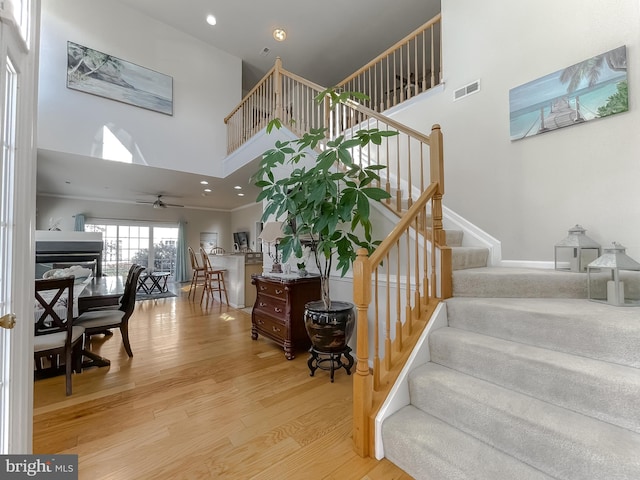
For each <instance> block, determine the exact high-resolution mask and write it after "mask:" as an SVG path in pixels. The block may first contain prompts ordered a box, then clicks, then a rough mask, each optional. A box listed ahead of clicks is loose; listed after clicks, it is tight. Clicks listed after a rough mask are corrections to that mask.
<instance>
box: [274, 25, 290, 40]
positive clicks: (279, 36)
mask: <svg viewBox="0 0 640 480" xmlns="http://www.w3.org/2000/svg"><path fill="white" fill-rule="evenodd" d="M273 38H275V39H276V41H278V42H284V40H285V38H287V32H285V31H284V30H283V29H282V28H276V29H275V30H274V31H273Z"/></svg>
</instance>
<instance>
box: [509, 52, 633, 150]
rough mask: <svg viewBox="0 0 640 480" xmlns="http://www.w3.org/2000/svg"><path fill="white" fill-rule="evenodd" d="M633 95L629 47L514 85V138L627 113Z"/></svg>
mask: <svg viewBox="0 0 640 480" xmlns="http://www.w3.org/2000/svg"><path fill="white" fill-rule="evenodd" d="M628 98H629V95H628V83H627V52H626V47H625V46H624V45H623V46H621V47H618V48H615V49H613V50H610V51H608V52H604V53H602V54H599V55H595V56H593V57H591V58H588V59H586V60H584V61H582V62H578V63H576V64H574V65H571V66H568V67H566V68H564V69H562V70H558V71H556V72H554V73H551V74H549V75H545V76H543V77H540V78H538V79H536V80H533V81H531V82H528V83H525V84H524V85H520V86H519V87H515V88H513V89H511V90H510V91H509V112H510V122H509V123H510V131H511V140H520V139H522V138H525V137H529V136H533V135H537V134H540V133H544V132H549V131H553V130H557V129H559V128H562V127H568V126H572V125H578V124H580V123H584V122H587V121H590V120H594V119H597V118H603V117H606V116H609V115H613V114H616V113H622V112H626V111H627V110H628V109H629V102H628Z"/></svg>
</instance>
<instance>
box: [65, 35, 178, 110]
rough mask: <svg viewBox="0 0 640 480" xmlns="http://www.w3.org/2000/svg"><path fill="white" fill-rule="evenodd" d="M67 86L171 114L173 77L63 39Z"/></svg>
mask: <svg viewBox="0 0 640 480" xmlns="http://www.w3.org/2000/svg"><path fill="white" fill-rule="evenodd" d="M67 87H69V88H71V89H74V90H79V91H82V92H85V93H91V94H93V95H98V96H100V97H104V98H108V99H111V100H116V101H119V102H123V103H127V104H130V105H135V106H137V107H142V108H146V109H149V110H154V111H156V112H160V113H165V114H167V115H172V114H173V78H171V77H170V76H168V75H164V74H162V73H159V72H156V71H153V70H150V69H148V68H145V67H141V66H139V65H136V64H134V63H131V62H128V61H126V60H122V59H120V58H118V57H116V56H114V55H110V54H107V53H103V52H100V51H98V50H94V49H93V48H89V47H86V46H83V45H79V44H77V43H73V42H67Z"/></svg>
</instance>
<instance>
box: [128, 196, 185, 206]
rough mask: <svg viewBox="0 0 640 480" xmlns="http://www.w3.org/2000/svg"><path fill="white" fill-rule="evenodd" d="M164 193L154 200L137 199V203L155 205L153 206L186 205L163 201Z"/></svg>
mask: <svg viewBox="0 0 640 480" xmlns="http://www.w3.org/2000/svg"><path fill="white" fill-rule="evenodd" d="M163 196H164V195H158V198H157V199H156V200H155V201H153V202H144V201H142V200H137V201H136V203H144V204H146V205H153V208H167V207H184V205H178V204H176V203H166V202H164V201H162V197H163Z"/></svg>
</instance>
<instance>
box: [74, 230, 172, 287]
mask: <svg viewBox="0 0 640 480" xmlns="http://www.w3.org/2000/svg"><path fill="white" fill-rule="evenodd" d="M85 231H86V232H101V233H102V239H103V241H104V250H103V252H102V274H103V275H126V274H127V272H128V271H129V267H130V266H131V264H133V263H137V264H139V265H143V266H144V267H146V268H147V270H148V271H150V272H170V273H171V277H170V279H171V278H173V277H174V274H175V269H176V248H177V242H178V227H168V226H162V225H152V224H137V225H131V224H109V223H106V222H98V221H95V222H91V223H89V222H87V223H86V225H85Z"/></svg>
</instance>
